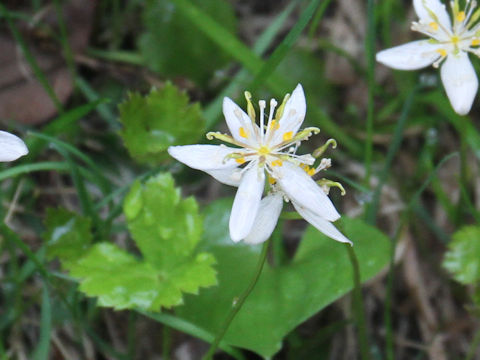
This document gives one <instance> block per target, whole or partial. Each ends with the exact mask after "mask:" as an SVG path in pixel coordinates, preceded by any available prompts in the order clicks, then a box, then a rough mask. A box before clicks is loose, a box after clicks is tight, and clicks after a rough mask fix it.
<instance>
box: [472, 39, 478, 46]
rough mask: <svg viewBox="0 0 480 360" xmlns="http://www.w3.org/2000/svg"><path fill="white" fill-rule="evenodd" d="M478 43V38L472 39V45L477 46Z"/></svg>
mask: <svg viewBox="0 0 480 360" xmlns="http://www.w3.org/2000/svg"><path fill="white" fill-rule="evenodd" d="M478 45H480V39H473V40H472V46H478Z"/></svg>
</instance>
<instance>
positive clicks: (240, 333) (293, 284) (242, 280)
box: [176, 200, 390, 358]
mask: <svg viewBox="0 0 480 360" xmlns="http://www.w3.org/2000/svg"><path fill="white" fill-rule="evenodd" d="M230 206H231V201H229V200H221V201H218V202H215V203H213V204H211V206H209V207H208V208H207V210H206V218H205V229H206V231H205V234H204V240H203V241H202V244H201V245H202V247H203V249H208V250H209V251H211V252H212V253H213V254H214V255H215V257H216V259H217V261H218V265H217V269H218V280H219V286H218V287H215V288H211V289H207V290H205V291H203V292H202V293H201V294H200V295H199V296H198V297H195V298H192V297H189V296H187V297H186V298H185V305H183V306H180V307H178V308H177V309H176V312H177V315H179V316H180V317H182V318H184V319H186V320H187V321H190V322H192V323H194V324H195V325H197V326H199V327H201V328H203V329H205V330H207V331H210V332H212V333H217V332H218V331H219V329H220V327H221V325H222V324H223V322H224V320H225V317H226V316H227V315H228V313H229V311H230V308H231V304H232V301H234V299H235V298H236V297H238V296H239V295H240V294H241V293H242V292H243V291H244V290H245V288H246V286H247V285H248V283H249V282H250V280H251V278H252V275H253V273H254V271H255V266H256V263H257V260H258V256H259V252H260V247H259V246H247V245H244V244H233V242H232V241H231V240H230V239H229V236H228V213H229V209H230ZM341 225H343V229H342V230H343V232H344V233H345V235H346V236H347V237H349V238H350V239H352V241H353V242H354V250H355V252H356V255H357V258H358V261H359V264H360V271H361V275H362V281H366V280H367V279H369V278H371V277H372V276H374V275H375V274H377V273H378V272H379V271H380V270H381V269H382V268H384V267H385V266H386V265H387V264H388V262H389V254H390V240H389V239H388V238H387V237H386V236H385V235H384V234H382V233H381V232H380V231H378V230H377V229H375V228H373V227H371V226H369V225H367V224H365V223H364V222H362V221H361V220H358V219H349V218H342V223H341ZM345 246H346V245H343V244H340V243H338V242H336V241H334V240H332V239H329V238H327V237H325V236H324V235H323V234H321V233H320V232H318V231H317V230H316V229H314V228H313V227H308V228H307V231H306V232H305V234H304V236H303V239H302V241H301V244H300V247H299V249H298V251H297V252H296V254H295V256H294V258H293V260H292V261H291V263H289V264H286V265H282V266H279V267H271V266H269V265H266V267H265V268H264V270H263V273H262V275H261V276H260V279H259V282H258V283H257V285H256V287H255V289H254V290H253V292H252V293H251V295H250V296H249V298H248V299H247V300H246V302H245V304H244V307H243V308H242V309H241V310H240V312H239V313H238V314H237V317H236V318H235V319H234V321H233V322H232V325H231V327H230V328H229V330H228V332H227V333H226V335H225V338H224V340H225V341H226V343H228V344H230V345H234V346H239V347H242V348H247V349H250V350H253V351H255V352H257V353H258V354H260V355H262V356H264V357H266V358H269V357H271V356H272V355H273V354H275V353H276V352H277V351H278V350H279V349H280V348H281V343H282V339H283V338H284V337H285V335H286V334H288V333H289V332H290V331H291V330H293V329H294V328H295V327H296V326H298V325H299V324H300V323H302V322H303V321H305V320H306V319H308V318H309V317H311V316H312V315H313V314H315V313H316V312H318V311H319V310H321V309H323V308H324V307H326V306H327V305H328V304H330V303H332V302H333V301H335V300H336V299H338V298H339V297H341V296H342V295H344V294H345V293H347V292H348V291H350V290H351V289H352V288H353V277H352V267H351V264H350V260H349V258H348V254H347V251H346V249H345ZM212 304H215V306H212ZM205 309H208V311H205Z"/></svg>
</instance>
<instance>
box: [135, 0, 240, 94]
mask: <svg viewBox="0 0 480 360" xmlns="http://www.w3.org/2000/svg"><path fill="white" fill-rule="evenodd" d="M195 5H197V6H198V7H199V8H201V10H203V11H204V12H205V14H206V15H208V16H210V17H212V18H213V19H214V20H215V21H216V22H217V23H218V24H220V25H222V26H223V27H224V28H226V29H227V30H229V31H230V32H232V33H233V32H235V29H236V19H235V14H234V11H233V8H232V6H231V5H230V4H229V3H228V2H227V1H225V0H202V1H196V2H195ZM199 16H201V14H200V15H199ZM143 22H144V25H145V27H146V32H145V33H144V34H143V35H142V36H141V37H140V41H139V47H140V52H141V54H142V55H143V58H144V60H145V63H146V65H147V66H148V67H149V68H151V69H152V70H153V71H156V72H158V73H160V74H161V75H163V76H166V77H170V78H172V77H179V76H182V77H187V78H188V79H190V80H193V81H194V82H196V83H197V84H200V85H202V84H205V83H207V82H208V81H209V80H210V79H211V78H212V76H213V74H214V72H215V71H216V70H219V69H220V68H221V67H222V66H224V65H225V64H226V62H227V61H228V56H227V55H226V53H225V52H224V51H222V48H221V47H219V46H218V45H217V44H215V43H214V42H213V41H212V40H210V39H209V38H208V37H207V36H206V35H205V34H204V33H203V32H201V31H199V30H198V28H197V27H196V26H195V25H194V24H192V22H191V21H190V20H189V19H188V18H186V17H185V16H184V15H183V14H182V13H180V12H179V11H178V10H177V7H176V6H175V4H173V2H171V1H169V0H155V1H152V0H150V1H147V2H146V4H145V8H144V13H143Z"/></svg>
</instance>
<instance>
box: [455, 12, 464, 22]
mask: <svg viewBox="0 0 480 360" xmlns="http://www.w3.org/2000/svg"><path fill="white" fill-rule="evenodd" d="M456 19H457V21H458V22H462V21H463V20H465V11H460V12H459V13H458V14H457V17H456Z"/></svg>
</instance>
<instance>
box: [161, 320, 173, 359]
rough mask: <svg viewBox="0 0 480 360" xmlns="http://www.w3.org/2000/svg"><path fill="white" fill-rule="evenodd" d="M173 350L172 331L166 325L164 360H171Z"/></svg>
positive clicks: (163, 339)
mask: <svg viewBox="0 0 480 360" xmlns="http://www.w3.org/2000/svg"><path fill="white" fill-rule="evenodd" d="M171 348H172V330H171V329H170V327H168V326H166V325H164V326H163V331H162V358H163V359H165V360H170V358H171V357H170V350H171Z"/></svg>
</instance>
